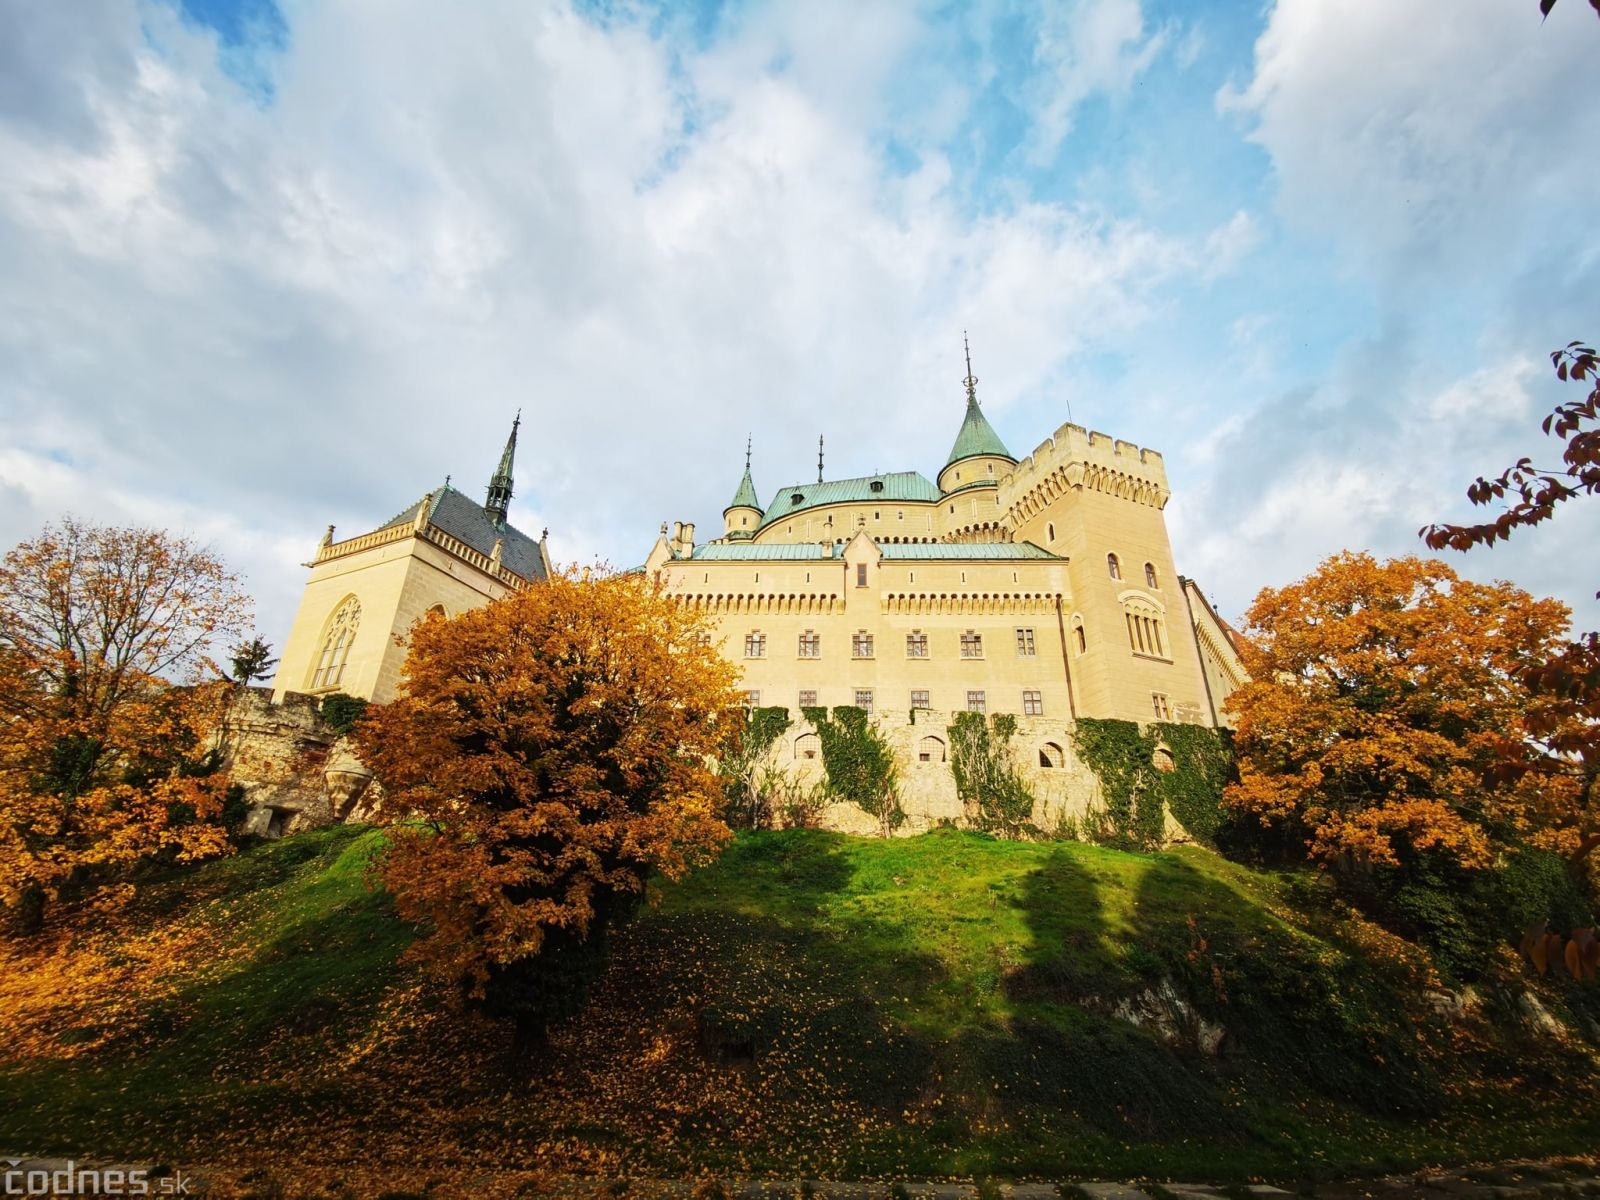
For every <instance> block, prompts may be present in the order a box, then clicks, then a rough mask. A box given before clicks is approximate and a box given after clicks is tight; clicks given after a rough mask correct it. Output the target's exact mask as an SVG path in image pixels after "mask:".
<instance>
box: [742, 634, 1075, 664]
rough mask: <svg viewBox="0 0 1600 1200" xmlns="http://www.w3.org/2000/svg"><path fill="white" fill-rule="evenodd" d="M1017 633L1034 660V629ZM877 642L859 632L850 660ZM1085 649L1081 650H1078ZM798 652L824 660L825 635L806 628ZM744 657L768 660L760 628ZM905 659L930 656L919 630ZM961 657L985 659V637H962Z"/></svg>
mask: <svg viewBox="0 0 1600 1200" xmlns="http://www.w3.org/2000/svg"><path fill="white" fill-rule="evenodd" d="M1015 632H1016V647H1017V656H1018V657H1019V658H1033V657H1035V656H1036V655H1037V654H1038V642H1037V639H1036V638H1035V636H1034V631H1033V630H1032V629H1018V630H1016V631H1015ZM1079 640H1080V641H1081V640H1082V631H1081V630H1080V631H1079ZM876 645H877V640H876V637H875V635H874V634H873V633H872V632H871V631H869V630H866V629H858V630H856V631H855V632H854V633H853V634H851V635H850V657H851V658H873V657H875V655H876V651H875V647H876ZM1079 648H1080V649H1082V647H1081V646H1080V647H1079ZM797 653H798V655H799V657H801V658H821V657H822V635H821V634H819V633H818V632H817V631H816V630H815V629H807V630H806V631H805V632H804V633H802V634H801V635H800V638H799V643H798V649H797ZM744 656H745V657H746V658H765V657H766V656H767V635H766V634H765V633H763V632H761V630H759V629H752V630H751V631H750V632H749V633H747V634H745V635H744ZM906 657H907V658H927V657H928V635H927V634H926V633H924V632H923V631H922V630H920V629H913V630H912V631H911V632H910V633H908V634H906ZM961 657H962V658H982V657H983V634H981V633H979V632H978V631H977V630H975V629H968V630H966V631H964V632H963V633H962V634H961Z"/></svg>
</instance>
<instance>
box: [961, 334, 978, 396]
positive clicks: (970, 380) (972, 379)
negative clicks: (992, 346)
mask: <svg viewBox="0 0 1600 1200" xmlns="http://www.w3.org/2000/svg"><path fill="white" fill-rule="evenodd" d="M961 348H962V349H963V350H965V351H966V352H967V377H966V378H965V379H963V380H962V381H961V382H962V383H964V384H966V385H967V405H968V407H970V408H976V407H977V404H978V379H977V376H975V375H974V374H973V373H972V346H971V345H970V344H968V342H967V331H966V330H965V329H963V330H962V331H961Z"/></svg>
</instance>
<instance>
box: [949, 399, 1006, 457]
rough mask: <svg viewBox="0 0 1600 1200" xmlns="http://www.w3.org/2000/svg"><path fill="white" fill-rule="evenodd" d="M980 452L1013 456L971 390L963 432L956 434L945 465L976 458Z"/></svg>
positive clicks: (963, 421)
mask: <svg viewBox="0 0 1600 1200" xmlns="http://www.w3.org/2000/svg"><path fill="white" fill-rule="evenodd" d="M980 454H993V455H996V456H998V457H1000V458H1010V459H1011V461H1012V462H1016V461H1017V460H1016V459H1015V458H1012V455H1011V451H1009V450H1007V449H1006V444H1005V443H1004V442H1002V441H1001V440H1000V435H999V434H998V433H996V432H995V431H994V426H993V425H991V424H989V418H987V417H985V416H984V415H983V410H982V409H981V408H979V407H978V398H977V397H976V396H974V395H972V394H971V393H970V392H969V393H968V394H967V415H966V416H965V417H964V418H963V419H962V421H961V432H960V433H958V434H956V444H955V445H954V446H951V447H950V457H949V458H947V459H945V462H944V465H945V466H947V467H948V466H949V465H950V464H951V463H953V462H960V461H961V460H962V459H963V458H975V457H977V456H978V455H980Z"/></svg>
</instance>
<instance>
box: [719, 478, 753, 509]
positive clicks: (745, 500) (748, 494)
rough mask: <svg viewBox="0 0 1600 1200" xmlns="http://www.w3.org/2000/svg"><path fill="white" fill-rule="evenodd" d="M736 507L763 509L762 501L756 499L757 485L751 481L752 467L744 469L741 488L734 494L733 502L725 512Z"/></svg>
mask: <svg viewBox="0 0 1600 1200" xmlns="http://www.w3.org/2000/svg"><path fill="white" fill-rule="evenodd" d="M734 508H753V509H755V510H756V511H757V512H760V511H761V501H759V500H757V499H756V485H755V484H754V483H753V482H751V479H750V468H749V467H746V468H745V469H744V478H743V479H741V480H739V490H738V491H737V492H735V493H734V494H733V503H731V504H729V505H728V507H727V508H725V509H723V510H722V511H723V512H727V511H729V509H734Z"/></svg>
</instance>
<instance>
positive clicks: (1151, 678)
mask: <svg viewBox="0 0 1600 1200" xmlns="http://www.w3.org/2000/svg"><path fill="white" fill-rule="evenodd" d="M977 382H978V381H977V379H976V378H974V377H973V375H972V365H971V359H970V356H969V358H968V363H967V377H966V379H965V381H964V383H965V386H966V413H965V416H964V417H963V419H962V421H961V427H960V429H959V430H958V431H957V433H956V438H955V443H954V445H953V446H952V447H951V449H950V454H949V457H948V458H947V459H946V461H945V464H944V466H943V467H942V468H940V470H939V472H938V475H937V476H936V477H935V478H934V479H933V480H929V479H928V478H927V477H926V476H924V475H922V474H920V473H918V472H916V471H897V472H892V473H889V474H883V475H870V476H865V477H862V478H859V479H839V480H825V479H823V478H822V477H821V471H820V465H819V472H818V478H817V480H816V481H815V482H806V483H796V484H792V485H789V486H786V487H781V488H779V489H778V490H777V491H776V492H775V493H774V494H773V495H772V498H771V499H770V500H769V501H768V502H767V503H766V504H765V505H762V504H761V503H760V500H759V498H758V495H757V493H756V490H755V484H754V481H753V480H752V478H751V474H750V469H749V459H748V453H747V455H746V465H745V473H744V477H743V478H742V479H741V480H740V481H739V486H738V488H737V490H736V491H735V493H734V496H733V500H732V502H731V503H730V504H729V505H728V507H727V508H726V509H725V510H724V512H723V522H724V524H723V530H722V536H721V537H718V538H715V539H713V540H710V541H707V542H703V543H697V542H696V541H695V534H694V526H693V525H692V524H681V523H680V524H678V525H675V526H673V528H672V530H671V532H670V533H668V531H667V529H666V527H663V528H662V534H661V537H660V538H659V539H658V540H657V542H656V544H655V547H654V549H653V550H652V551H651V552H650V556H649V558H648V559H647V561H646V563H645V569H646V570H647V571H648V572H651V573H653V574H655V575H656V576H657V577H658V578H660V579H661V580H662V581H663V583H664V584H665V586H667V587H668V588H669V589H670V590H671V591H672V592H674V593H676V594H678V595H680V596H682V597H683V598H684V600H685V602H686V603H689V604H692V605H695V606H696V607H698V608H702V609H704V610H706V611H707V612H709V613H711V614H713V615H714V617H715V620H716V623H717V626H718V628H719V630H720V632H721V639H722V641H721V645H722V650H723V653H724V654H725V655H727V657H728V658H729V659H731V660H732V661H733V662H735V663H737V664H738V665H739V666H741V667H742V668H743V671H744V687H745V688H746V689H747V695H748V697H749V700H750V703H751V704H752V705H769V706H783V707H787V708H789V709H790V710H791V711H795V710H798V709H800V708H804V707H813V706H821V707H826V708H832V707H834V706H838V705H855V706H857V707H860V708H864V709H867V710H868V711H870V712H872V713H874V714H875V715H877V716H878V717H879V718H880V719H882V720H894V719H898V720H901V721H905V720H908V719H913V720H914V714H915V713H916V712H917V711H919V710H931V712H934V713H940V714H949V713H951V712H955V711H963V710H964V711H975V712H987V713H1010V714H1015V715H1016V716H1018V717H1022V718H1034V719H1036V720H1033V721H1030V722H1029V725H1030V726H1031V725H1037V726H1038V727H1039V728H1040V729H1041V730H1042V732H1041V733H1040V735H1039V736H1040V737H1041V739H1043V740H1042V742H1041V746H1040V748H1039V749H1040V753H1039V762H1040V763H1041V765H1047V766H1048V765H1050V764H1049V761H1048V760H1050V759H1051V758H1052V757H1056V756H1058V755H1059V754H1060V744H1061V742H1062V731H1064V728H1065V725H1066V724H1067V723H1068V722H1070V721H1072V720H1074V719H1076V718H1078V717H1117V718H1123V719H1126V720H1132V721H1139V722H1142V723H1146V722H1151V721H1177V722H1184V723H1189V724H1197V725H1216V724H1219V723H1221V722H1222V720H1223V716H1222V712H1221V709H1222V704H1223V701H1224V700H1225V699H1226V698H1227V696H1228V694H1229V693H1231V692H1232V691H1233V690H1234V689H1235V688H1236V687H1238V686H1239V685H1240V683H1241V682H1243V672H1242V669H1241V668H1240V665H1239V661H1238V659H1237V657H1236V655H1235V654H1234V648H1233V643H1232V638H1231V633H1230V631H1229V630H1228V628H1227V626H1226V625H1225V624H1224V623H1223V622H1222V621H1221V620H1220V619H1219V618H1218V617H1217V616H1216V614H1215V613H1213V612H1212V611H1211V608H1210V606H1209V605H1208V604H1207V603H1206V602H1205V600H1204V598H1203V596H1202V595H1201V593H1200V590H1199V589H1198V588H1197V587H1196V586H1195V585H1194V584H1193V583H1192V582H1191V581H1190V580H1187V579H1185V578H1183V577H1181V576H1180V575H1179V574H1178V572H1177V568H1176V566H1175V564H1174V561H1173V555H1172V546H1171V543H1170V542H1169V541H1168V538H1167V527H1166V521H1165V519H1164V517H1163V515H1162V512H1163V509H1164V508H1165V506H1166V503H1167V499H1168V497H1169V496H1170V494H1171V493H1170V491H1169V490H1168V487H1167V477H1166V471H1165V469H1164V468H1163V466H1162V461H1161V455H1159V454H1158V453H1156V452H1155V451H1154V450H1144V449H1140V448H1139V447H1138V446H1135V445H1132V444H1131V443H1129V442H1124V441H1116V440H1114V439H1112V438H1109V437H1107V436H1106V435H1105V434H1102V433H1091V432H1089V431H1087V430H1085V429H1084V428H1083V427H1082V426H1079V425H1073V424H1067V425H1063V426H1062V427H1061V428H1060V429H1058V430H1056V432H1055V434H1054V436H1052V437H1050V438H1048V439H1046V440H1045V441H1044V442H1042V443H1041V444H1040V445H1039V446H1038V447H1036V448H1035V449H1034V450H1033V452H1032V453H1031V454H1029V455H1028V456H1027V457H1026V458H1023V459H1021V460H1020V461H1019V460H1018V459H1017V458H1016V456H1015V455H1013V454H1012V453H1011V452H1010V450H1008V449H1007V448H1006V445H1005V443H1004V442H1002V441H1001V440H1000V437H999V435H998V434H996V433H995V431H994V428H993V426H991V425H990V424H989V421H988V419H987V418H985V416H984V415H983V410H982V408H981V407H980V406H979V403H978V394H977ZM819 464H820V459H819ZM922 724H923V725H924V726H925V727H926V726H927V725H928V724H929V722H928V721H926V720H924V721H923V722H922ZM930 736H931V735H930ZM924 752H926V753H927V754H928V755H929V756H934V755H938V754H940V753H942V748H941V747H939V746H934V745H932V744H930V745H929V746H928V747H926V748H925V751H918V752H917V754H916V756H915V760H914V761H918V762H921V761H926V760H925V759H924V758H923V753H924Z"/></svg>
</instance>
